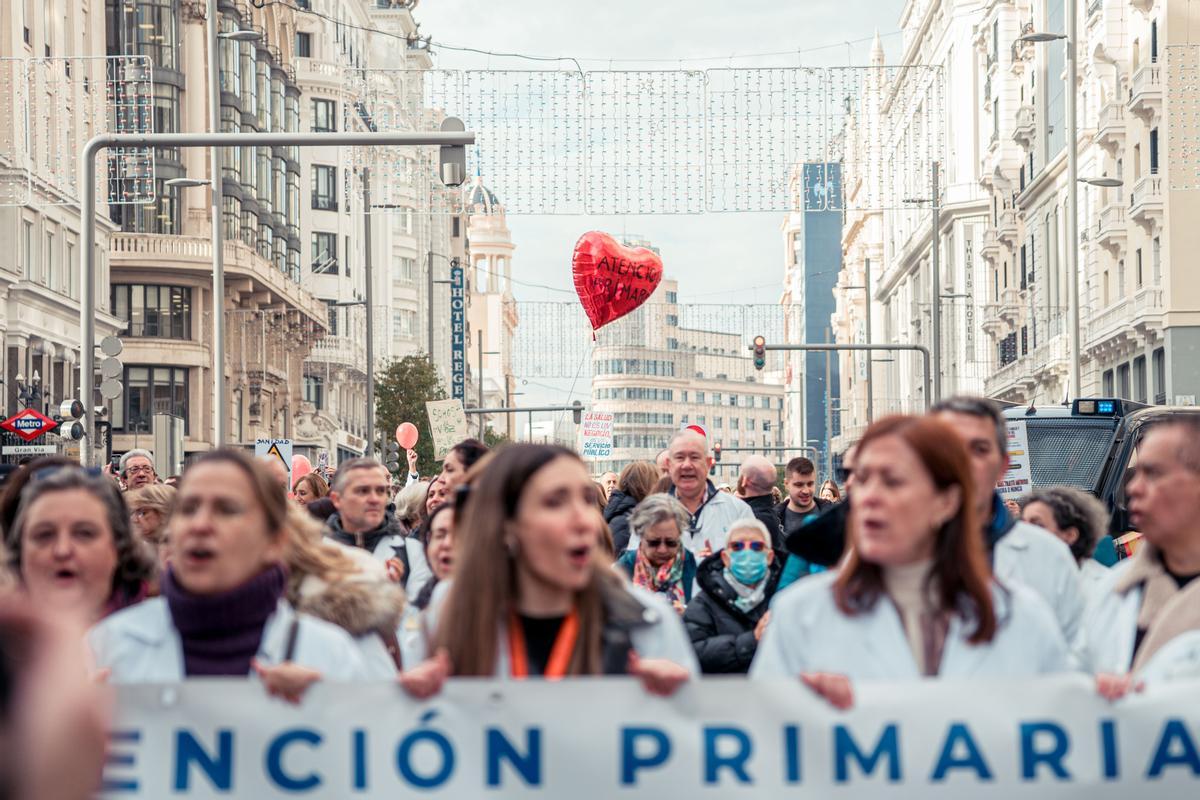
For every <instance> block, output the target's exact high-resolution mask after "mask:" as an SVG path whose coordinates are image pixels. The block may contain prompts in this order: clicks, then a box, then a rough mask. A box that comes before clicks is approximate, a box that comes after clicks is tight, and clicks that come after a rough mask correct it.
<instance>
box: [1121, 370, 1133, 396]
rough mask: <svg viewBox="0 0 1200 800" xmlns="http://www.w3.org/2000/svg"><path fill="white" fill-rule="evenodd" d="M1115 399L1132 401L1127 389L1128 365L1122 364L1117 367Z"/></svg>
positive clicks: (1128, 388)
mask: <svg viewBox="0 0 1200 800" xmlns="http://www.w3.org/2000/svg"><path fill="white" fill-rule="evenodd" d="M1117 397H1122V398H1124V399H1126V400H1132V399H1133V395H1132V393H1131V392H1130V387H1129V365H1128V364H1122V365H1121V366H1119V367H1117Z"/></svg>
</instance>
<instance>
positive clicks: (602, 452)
mask: <svg viewBox="0 0 1200 800" xmlns="http://www.w3.org/2000/svg"><path fill="white" fill-rule="evenodd" d="M614 419H615V417H614V416H613V415H612V413H610V412H608V411H585V412H584V413H583V420H582V422H581V423H580V425H579V435H580V437H581V439H582V442H581V444H580V447H579V453H580V455H582V456H583V457H584V458H611V457H612V449H613V420H614Z"/></svg>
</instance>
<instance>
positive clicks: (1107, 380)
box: [1100, 369, 1114, 397]
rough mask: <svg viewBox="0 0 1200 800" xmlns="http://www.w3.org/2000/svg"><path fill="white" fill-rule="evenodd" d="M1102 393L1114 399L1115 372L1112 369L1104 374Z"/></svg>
mask: <svg viewBox="0 0 1200 800" xmlns="http://www.w3.org/2000/svg"><path fill="white" fill-rule="evenodd" d="M1100 387H1101V389H1100V391H1101V392H1102V393H1103V394H1104V395H1105V396H1106V397H1112V394H1113V388H1114V384H1113V371H1112V370H1111V369H1106V370H1104V374H1103V375H1102V376H1101V377H1100Z"/></svg>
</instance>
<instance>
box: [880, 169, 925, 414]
mask: <svg viewBox="0 0 1200 800" xmlns="http://www.w3.org/2000/svg"><path fill="white" fill-rule="evenodd" d="M929 166H930V177H929V180H930V187H929V188H930V189H931V190H932V191H931V193H930V197H929V198H928V199H925V198H905V200H904V201H903V202H905V203H929V204H930V207H931V210H932V212H933V213H932V217H933V219H932V225H933V231H932V232H931V234H930V239H929V261H930V265H929V266H930V269H929V273H930V274H929V278H930V280H929V288H930V293H929V296H930V301H931V302H930V309H929V338H930V343H929V349H930V351H931V355H932V357H933V364H932V366H931V369H932V370H933V376H932V377H933V401H934V402H935V403H936V402H937V401H938V400H941V399H942V341H941V340H942V273H941V265H940V260H941V258H940V254H941V249H942V248H941V245H942V240H941V227H942V198H941V187H940V185H939V178H940V167H941V165H940V164H939V163H938V162H936V161H935V162H933V163H932V164H930V165H929ZM867 313H868V314H870V308H869V306H868V312H867Z"/></svg>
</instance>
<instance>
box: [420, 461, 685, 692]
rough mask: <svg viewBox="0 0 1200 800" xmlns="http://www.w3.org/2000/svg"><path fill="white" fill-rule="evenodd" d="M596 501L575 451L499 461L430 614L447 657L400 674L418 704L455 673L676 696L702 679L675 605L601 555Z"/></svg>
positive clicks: (465, 524)
mask: <svg viewBox="0 0 1200 800" xmlns="http://www.w3.org/2000/svg"><path fill="white" fill-rule="evenodd" d="M595 493H596V487H595V485H594V483H593V481H592V479H591V477H590V475H589V474H588V470H587V468H586V467H585V466H584V463H583V461H581V460H580V458H579V456H577V455H576V454H575V453H573V452H571V451H570V450H566V449H564V448H561V447H551V446H544V445H509V446H508V447H506V448H504V449H503V450H501V451H499V452H497V453H496V454H495V456H494V457H493V459H492V461H491V463H490V464H488V466H487V468H486V469H484V470H483V472H482V474H480V475H479V477H478V480H476V481H474V482H473V483H472V485H471V488H470V489H469V492H468V495H467V497H466V498H465V503H464V505H463V506H462V512H461V516H459V517H458V519H457V524H456V526H455V527H456V530H457V531H458V532H459V533H460V535H459V536H457V537H456V543H455V548H456V552H455V557H454V558H455V566H454V579H453V580H452V581H451V582H450V584H449V586H448V587H447V589H448V590H447V592H446V593H445V595H444V596H443V597H438V596H436V595H435V597H434V602H433V604H432V605H431V606H430V609H429V612H428V614H429V619H428V622H429V628H430V630H431V631H432V639H433V642H432V643H433V650H434V652H435V653H436V654H437V655H435V657H434V658H433V659H431V660H430V661H427V662H426V663H425V664H423V665H421V666H420V667H418V668H416V669H414V670H411V671H409V672H408V673H405V674H404V675H402V676H401V679H400V680H401V684H402V685H403V686H404V687H405V688H406V689H407V690H408V691H409V692H410V693H411V694H414V695H416V696H418V697H424V696H428V695H430V694H433V693H435V692H437V691H438V690H439V689H440V687H441V684H442V681H444V680H445V678H446V677H447V676H448V675H454V676H498V677H512V678H515V679H522V678H526V677H528V676H541V677H544V678H548V679H556V678H562V677H566V676H577V675H613V674H617V675H621V674H629V675H637V676H639V677H640V678H641V679H642V682H643V684H644V685H645V686H646V688H647V689H648V690H649V691H652V692H655V693H659V694H670V693H672V692H674V691H675V689H677V688H678V687H679V686H680V685H681V684H682V683H683V682H684V681H686V680H687V678H688V677H689V676H690V675H692V674H696V673H697V672H698V669H697V665H696V659H695V654H694V652H693V651H692V648H691V645H690V643H689V642H688V639H687V635H686V633H685V632H684V630H683V627H682V625H681V624H680V622H679V619H678V617H677V616H676V615H675V614H674V613H673V612H672V611H671V609H670V607H669V606H668V605H667V604H666V603H665V602H663V601H662V600H661V599H660V598H656V597H654V596H652V595H650V594H649V593H646V592H643V591H641V590H638V589H636V588H633V587H630V586H628V585H627V584H626V583H625V582H624V581H623V580H622V579H621V578H620V577H619V576H618V575H617V574H616V573H615V572H613V570H612V569H611V568H610V567H609V565H608V562H607V560H606V559H605V558H604V557H603V556H602V555H601V554H600V552H599V547H598V541H599V531H600V525H601V522H602V519H601V517H600V513H599V511H598V510H597V507H596V502H595Z"/></svg>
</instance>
